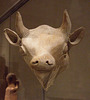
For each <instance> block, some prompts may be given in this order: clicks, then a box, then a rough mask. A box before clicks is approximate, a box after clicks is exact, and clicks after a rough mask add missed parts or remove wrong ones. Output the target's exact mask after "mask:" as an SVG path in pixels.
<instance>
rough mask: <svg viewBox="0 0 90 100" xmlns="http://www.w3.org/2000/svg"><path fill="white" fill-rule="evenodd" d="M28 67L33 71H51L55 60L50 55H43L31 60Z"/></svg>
mask: <svg viewBox="0 0 90 100" xmlns="http://www.w3.org/2000/svg"><path fill="white" fill-rule="evenodd" d="M30 65H31V67H32V68H33V69H35V70H41V71H43V70H51V69H52V68H53V67H54V66H55V59H54V58H53V57H52V56H51V55H48V54H44V55H42V56H36V57H34V58H32V60H31V61H30Z"/></svg>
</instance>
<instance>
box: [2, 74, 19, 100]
mask: <svg viewBox="0 0 90 100" xmlns="http://www.w3.org/2000/svg"><path fill="white" fill-rule="evenodd" d="M6 81H7V83H8V87H7V88H6V93H5V99H4V100H18V99H17V90H18V88H19V81H18V80H17V78H16V75H15V74H14V73H9V74H8V75H7V77H6Z"/></svg>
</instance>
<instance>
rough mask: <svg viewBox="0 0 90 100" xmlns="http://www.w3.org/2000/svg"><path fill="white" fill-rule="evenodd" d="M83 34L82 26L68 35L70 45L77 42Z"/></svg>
mask: <svg viewBox="0 0 90 100" xmlns="http://www.w3.org/2000/svg"><path fill="white" fill-rule="evenodd" d="M83 36H84V28H83V27H80V28H78V29H77V30H75V31H74V32H73V33H72V34H71V35H70V36H69V43H70V45H76V44H78V43H79V42H80V41H81V40H82V38H83Z"/></svg>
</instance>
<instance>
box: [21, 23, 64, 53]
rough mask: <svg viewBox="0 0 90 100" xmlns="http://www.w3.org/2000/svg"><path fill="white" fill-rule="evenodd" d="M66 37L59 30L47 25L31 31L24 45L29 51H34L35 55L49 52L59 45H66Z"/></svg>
mask: <svg viewBox="0 0 90 100" xmlns="http://www.w3.org/2000/svg"><path fill="white" fill-rule="evenodd" d="M64 41H65V37H64V35H63V34H62V32H61V31H60V30H59V29H55V28H52V27H50V26H47V25H41V26H39V27H37V28H35V29H31V30H30V34H29V35H28V36H27V37H25V38H23V39H22V43H23V45H24V46H25V47H26V48H27V49H28V51H31V52H32V51H34V53H35V54H37V53H42V52H47V51H48V52H49V51H50V50H51V49H53V48H55V47H56V46H57V45H59V46H62V45H63V44H64Z"/></svg>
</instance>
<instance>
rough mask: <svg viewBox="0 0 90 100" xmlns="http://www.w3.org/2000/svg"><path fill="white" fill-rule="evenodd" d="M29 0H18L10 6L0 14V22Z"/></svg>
mask: <svg viewBox="0 0 90 100" xmlns="http://www.w3.org/2000/svg"><path fill="white" fill-rule="evenodd" d="M27 1H29V0H18V1H17V2H16V3H15V4H14V5H13V6H11V7H10V8H9V9H8V10H7V11H6V12H5V13H4V14H3V15H1V16H0V24H1V23H2V22H3V21H4V20H5V19H7V18H8V17H9V16H11V15H12V14H13V13H14V12H15V11H17V10H18V9H19V8H20V7H22V6H23V5H24V4H25V3H26V2H27Z"/></svg>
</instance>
